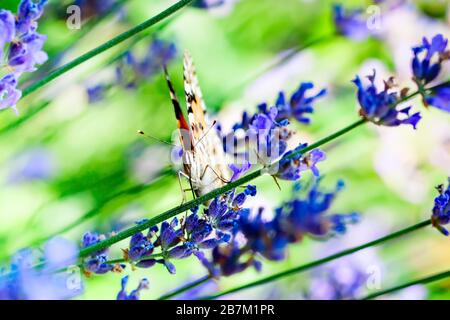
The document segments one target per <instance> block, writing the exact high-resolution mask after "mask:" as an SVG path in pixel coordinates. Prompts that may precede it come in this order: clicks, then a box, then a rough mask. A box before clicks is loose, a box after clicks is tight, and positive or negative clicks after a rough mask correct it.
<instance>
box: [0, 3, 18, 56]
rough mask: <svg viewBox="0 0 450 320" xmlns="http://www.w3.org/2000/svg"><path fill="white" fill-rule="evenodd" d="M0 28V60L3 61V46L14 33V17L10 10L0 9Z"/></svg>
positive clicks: (11, 38) (10, 39) (9, 40)
mask: <svg viewBox="0 0 450 320" xmlns="http://www.w3.org/2000/svg"><path fill="white" fill-rule="evenodd" d="M0 30H1V32H0V61H3V48H4V46H5V45H6V44H7V43H10V42H11V41H12V40H13V38H14V34H15V18H14V15H13V14H12V13H11V12H10V11H7V10H3V9H2V10H0Z"/></svg>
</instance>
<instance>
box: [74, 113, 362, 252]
mask: <svg viewBox="0 0 450 320" xmlns="http://www.w3.org/2000/svg"><path fill="white" fill-rule="evenodd" d="M366 122H367V121H366V120H365V119H360V120H358V121H356V122H354V123H352V124H351V125H349V126H347V127H345V128H344V129H341V130H339V131H337V132H335V133H333V134H331V135H329V136H327V137H325V138H323V139H321V140H319V141H317V142H316V143H313V144H311V145H309V146H307V147H305V148H304V149H301V150H298V151H295V152H292V153H291V154H290V155H289V156H287V157H285V158H286V159H291V158H294V157H296V156H299V155H303V154H305V153H307V152H309V151H311V150H313V149H315V148H317V147H319V146H321V145H323V144H325V143H328V142H329V141H331V140H333V139H336V138H338V137H340V136H342V135H344V134H345V133H347V132H349V131H351V130H353V129H355V128H357V127H359V126H361V125H363V124H364V123H366ZM276 164H277V162H275V163H274V165H276ZM264 173H265V170H264V169H259V170H256V171H253V172H251V173H249V174H248V175H246V176H244V177H242V178H240V179H238V180H236V181H233V182H230V183H228V184H226V185H224V186H223V187H221V188H218V189H215V190H213V191H211V192H210V193H207V194H205V195H203V196H201V197H198V198H195V199H193V200H191V201H189V202H186V203H185V204H182V205H181V206H179V207H176V208H172V209H170V210H168V211H166V212H164V213H162V214H160V215H158V216H156V217H154V218H151V219H149V220H148V221H147V222H145V223H142V224H139V225H136V226H134V227H131V228H129V229H127V230H124V231H122V232H120V233H118V234H116V235H114V236H112V237H110V238H108V239H106V240H104V241H102V242H99V243H97V244H95V245H92V246H90V247H88V248H85V249H83V250H81V251H80V257H85V256H87V255H89V254H91V253H92V252H95V251H97V250H101V249H104V248H107V247H110V246H111V245H113V244H114V243H116V242H119V241H122V240H124V239H126V238H129V237H131V236H132V235H134V234H135V233H137V232H140V231H144V230H146V229H148V228H150V227H152V226H154V225H157V224H158V223H161V222H163V221H165V220H168V219H170V218H172V217H174V216H176V215H178V214H180V213H182V212H185V211H187V210H189V209H191V208H194V207H195V206H198V205H201V204H202V203H205V202H207V201H209V200H212V199H214V198H216V197H217V196H219V195H221V194H224V193H226V192H228V191H231V190H233V189H235V188H237V187H239V186H241V185H245V184H247V183H248V182H250V181H252V180H254V179H256V178H258V177H260V176H262V175H263V174H264Z"/></svg>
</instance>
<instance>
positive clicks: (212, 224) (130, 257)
mask: <svg viewBox="0 0 450 320" xmlns="http://www.w3.org/2000/svg"><path fill="white" fill-rule="evenodd" d="M255 195H256V188H255V187H254V186H248V187H246V188H245V189H244V191H243V192H240V193H236V192H235V191H231V192H229V193H227V194H225V195H222V196H219V197H217V198H215V199H214V200H212V201H211V203H209V205H208V206H207V207H206V208H205V209H204V210H203V215H202V216H200V215H199V208H194V209H192V210H191V212H190V214H189V215H187V216H186V217H185V218H183V219H181V221H180V220H179V219H178V218H174V219H172V221H170V222H167V221H165V222H163V223H162V224H161V227H160V228H157V227H152V228H150V229H149V230H148V232H147V234H146V235H144V234H143V233H142V232H139V233H137V234H135V235H133V237H132V238H131V240H130V245H129V247H128V248H127V249H125V250H124V257H125V260H126V261H128V262H130V263H131V264H132V265H133V266H134V267H138V268H149V267H152V266H154V265H155V264H162V265H164V266H165V267H166V268H167V270H168V271H169V272H170V273H172V274H174V273H176V268H175V265H174V264H173V261H174V260H177V259H185V258H187V257H190V256H192V255H194V256H195V257H197V259H199V261H200V262H202V263H205V262H206V258H205V255H204V252H203V251H202V250H208V249H213V248H215V247H217V246H218V245H220V244H222V243H226V242H228V241H229V240H230V238H231V233H232V231H233V230H234V229H235V228H236V226H237V223H238V219H239V217H240V215H241V214H242V212H244V211H246V210H248V209H245V208H243V206H244V203H245V201H246V199H247V198H248V197H249V196H250V197H252V196H255ZM143 222H145V220H144V221H139V222H137V223H138V224H141V223H143ZM155 249H159V253H157V254H154V250H155Z"/></svg>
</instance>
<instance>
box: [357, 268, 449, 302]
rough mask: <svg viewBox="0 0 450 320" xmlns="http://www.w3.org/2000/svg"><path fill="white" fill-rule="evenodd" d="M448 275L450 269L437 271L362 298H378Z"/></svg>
mask: <svg viewBox="0 0 450 320" xmlns="http://www.w3.org/2000/svg"><path fill="white" fill-rule="evenodd" d="M448 277H450V270H447V271H444V272H441V273H437V274H434V275H432V276H428V277H425V278H420V279H417V280H413V281H409V282H406V283H403V284H401V285H398V286H395V287H391V288H389V289H386V290H382V291H378V292H375V293H372V294H369V295H368V296H366V297H364V298H362V300H371V299H374V298H377V297H379V296H382V295H385V294H388V293H393V292H395V291H399V290H402V289H405V288H409V287H412V286H415V285H418V284H427V283H431V282H435V281H439V280H442V279H445V278H448Z"/></svg>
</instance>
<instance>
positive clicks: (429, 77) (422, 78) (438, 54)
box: [412, 34, 450, 112]
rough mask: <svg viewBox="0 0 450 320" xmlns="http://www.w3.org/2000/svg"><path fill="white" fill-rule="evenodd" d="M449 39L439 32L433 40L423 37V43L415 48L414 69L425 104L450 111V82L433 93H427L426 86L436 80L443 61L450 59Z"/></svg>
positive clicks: (415, 79)
mask: <svg viewBox="0 0 450 320" xmlns="http://www.w3.org/2000/svg"><path fill="white" fill-rule="evenodd" d="M447 44H448V39H446V38H444V36H443V35H442V34H437V35H436V36H434V37H433V38H432V39H431V41H430V40H428V39H427V38H423V40H422V45H420V46H418V47H414V48H413V54H414V57H413V59H412V70H413V74H414V77H413V79H414V81H415V82H416V84H417V86H418V87H419V90H420V91H421V93H422V95H423V98H424V103H425V105H430V106H433V107H436V108H438V109H441V110H444V111H448V112H450V84H449V83H448V82H447V84H446V85H445V86H443V87H439V88H438V89H436V90H435V91H434V92H432V93H431V94H427V93H426V91H427V90H426V88H425V86H426V85H427V84H429V83H430V82H432V81H433V80H435V79H436V78H437V77H438V76H439V74H440V72H441V70H442V63H443V62H444V61H446V60H449V59H450V50H448V49H447Z"/></svg>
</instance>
